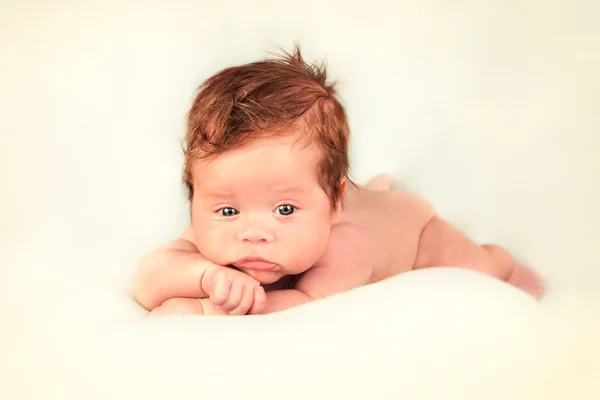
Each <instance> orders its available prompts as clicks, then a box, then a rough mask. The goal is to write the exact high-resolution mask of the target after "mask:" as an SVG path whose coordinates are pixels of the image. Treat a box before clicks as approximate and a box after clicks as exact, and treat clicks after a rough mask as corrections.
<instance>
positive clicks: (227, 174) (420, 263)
mask: <svg viewBox="0 0 600 400" xmlns="http://www.w3.org/2000/svg"><path fill="white" fill-rule="evenodd" d="M291 143H292V142H291V141H290V142H289V143H287V142H286V139H282V140H279V141H277V142H275V141H267V140H266V139H265V141H264V143H257V144H256V146H254V145H251V146H249V147H248V149H244V150H240V152H239V153H238V154H233V155H232V156H231V157H229V159H228V158H227V157H224V158H223V160H222V161H214V162H212V164H210V165H207V166H199V167H198V170H197V172H196V173H197V174H198V176H199V178H198V180H199V182H200V183H199V185H198V190H197V191H196V192H197V193H198V198H199V199H200V200H198V201H196V202H195V203H193V204H192V210H193V212H192V214H193V221H194V219H195V222H193V223H192V225H191V226H190V227H189V228H188V229H187V230H186V231H185V232H184V234H183V235H182V236H181V237H180V238H179V239H177V240H176V241H174V242H172V243H170V244H169V245H167V246H164V247H163V248H160V249H157V250H155V251H154V252H152V253H151V254H149V255H148V256H146V257H144V259H143V260H142V262H141V263H140V268H139V271H138V273H137V274H136V277H135V281H134V290H133V291H134V298H135V299H136V300H137V301H138V302H139V303H140V304H141V305H142V306H144V307H145V308H146V309H148V310H150V311H151V315H173V314H204V315H245V314H267V313H273V312H278V311H282V310H285V309H289V308H292V307H296V306H299V305H301V304H304V303H307V302H310V301H314V300H318V299H322V298H325V297H328V296H331V295H333V294H336V293H340V292H345V291H349V290H352V289H354V288H357V287H360V286H364V285H368V284H372V283H376V282H379V281H381V280H383V279H386V278H389V277H392V276H395V275H397V274H401V273H404V272H408V271H411V270H416V269H421V268H428V267H436V266H456V267H463V268H469V269H472V270H475V271H479V272H481V273H484V274H487V275H490V276H493V277H496V278H497V279H499V280H502V281H504V282H507V283H509V284H511V285H514V286H516V287H518V288H520V289H522V290H524V291H525V292H527V293H529V294H530V295H532V296H533V297H535V298H539V297H540V296H541V294H542V292H543V282H542V279H541V278H540V277H539V276H538V275H537V274H536V273H535V272H533V271H532V270H530V269H528V268H526V267H525V266H523V265H521V264H519V263H518V262H517V261H516V260H515V259H514V258H513V257H512V256H511V255H510V254H509V253H508V252H507V251H506V250H505V249H503V248H502V247H499V246H497V245H492V244H484V245H478V244H476V243H474V242H473V241H472V240H470V239H469V238H468V237H467V236H465V235H464V234H463V233H461V232H460V231H458V230H457V229H456V228H454V227H453V226H452V225H451V224H450V223H448V222H447V221H445V220H444V219H442V218H441V217H439V216H438V215H437V214H436V212H435V211H434V209H433V208H432V207H431V206H429V205H428V204H427V203H426V202H425V201H423V200H422V199H420V198H418V197H417V196H415V195H413V194H411V193H409V192H406V191H403V190H394V189H392V187H391V186H392V178H391V177H390V176H388V175H379V176H377V177H375V178H373V179H372V180H371V181H370V182H369V183H368V184H367V185H366V186H364V187H356V186H354V185H351V184H346V182H344V184H343V187H344V188H345V193H344V198H343V207H341V206H340V207H338V208H335V209H330V207H329V205H328V203H327V198H326V197H323V196H321V194H319V193H320V192H318V191H311V190H313V189H310V188H311V187H314V186H315V185H318V183H317V180H316V179H313V178H314V176H313V175H314V173H313V172H311V171H312V169H311V168H313V167H312V165H313V164H311V163H313V162H314V159H315V158H316V153H314V152H315V150H314V149H311V148H306V149H298V150H297V149H293V150H290V148H291V147H290V146H291ZM269 146H270V147H269ZM278 152H279V153H281V154H280V155H281V157H280V159H279V160H278V161H277V162H274V160H277V157H278V156H277V154H279V153H278ZM311 152H312V153H311ZM244 157H246V158H244ZM240 160H241V161H240ZM264 160H266V161H264ZM219 162H221V163H220V164H219ZM233 162H235V163H240V162H242V163H243V164H242V165H248V166H251V167H248V168H243V169H242V168H239V167H236V164H231V163H233ZM261 163H264V165H261ZM274 163H275V164H276V165H278V168H277V169H274V168H272V165H273V164H274ZM287 163H289V170H286V168H288V166H286V164H287ZM298 171H304V172H298ZM202 174H205V175H204V176H202ZM215 174H217V175H218V176H219V177H220V178H221V180H219V181H218V182H227V183H230V186H231V187H232V188H233V189H231V190H233V192H232V193H233V194H227V196H229V197H231V196H233V198H234V200H227V201H226V202H225V200H223V199H221V198H219V199H218V200H215V204H230V203H231V202H233V203H235V204H234V205H231V206H230V205H226V206H224V207H225V208H227V210H228V213H230V214H231V216H228V215H229V214H227V215H225V216H223V215H221V214H218V215H217V217H214V215H215V212H216V211H214V210H213V209H212V208H210V207H208V206H211V204H209V203H207V202H205V201H204V199H205V198H211V197H215V195H214V194H213V192H211V190H213V189H214V188H206V187H205V189H206V192H205V193H204V192H202V190H203V187H202V186H201V183H202V182H212V181H216V180H211V177H212V176H214V175H215ZM254 176H257V177H259V178H260V180H256V181H252V177H254ZM290 176H294V178H295V181H296V183H297V186H298V188H300V189H298V188H297V190H296V192H300V193H303V192H306V191H309V192H310V193H311V195H310V196H307V197H306V198H303V197H302V195H301V194H300V195H298V196H299V197H298V198H294V197H293V195H289V196H288V195H287V194H286V195H285V196H287V197H285V198H286V199H288V198H289V199H291V200H290V201H294V199H295V200H297V201H298V204H299V210H300V211H297V218H298V220H296V222H294V220H293V219H290V218H294V215H295V214H292V215H290V216H282V215H281V214H280V213H279V214H276V215H275V214H273V215H275V216H273V215H271V214H270V213H271V212H270V211H269V207H271V209H273V207H275V208H274V209H275V210H281V207H282V206H281V205H279V204H283V203H281V202H279V200H277V201H275V200H273V201H272V202H271V200H269V202H267V203H268V204H267V205H266V206H265V210H267V212H266V214H265V213H264V212H263V210H262V209H261V208H260V207H262V206H263V203H264V201H263V200H262V199H263V198H267V197H269V196H270V193H271V192H272V188H274V187H278V186H277V185H278V183H279V182H280V181H281V182H288V181H289V180H290V178H289V177H290ZM257 179H258V178H257ZM219 184H220V183H219ZM244 185H248V186H247V187H244ZM205 186H207V185H205ZM208 186H210V185H208ZM227 187H228V186H219V187H218V188H217V189H218V190H216V189H215V190H216V192H215V193H222V192H223V191H224V189H226V188H227ZM317 189H318V188H315V190H317ZM227 190H229V189H227ZM236 190H237V191H238V192H235V191H236ZM318 190H320V189H318ZM282 196H283V195H282ZM286 201H287V200H286ZM233 203H231V204H233ZM273 204H275V206H273ZM291 204H295V203H291ZM207 205H208V206H207ZM238 205H239V206H238ZM233 206H235V207H238V208H239V209H240V211H239V213H234V212H233V211H231V210H230V209H233ZM207 207H208V208H207ZM211 207H212V206H211ZM278 207H279V208H278ZM283 207H284V211H286V214H287V211H290V210H291V209H288V208H286V207H287V206H283ZM205 208H206V210H208V211H205V210H204V209H205ZM213 208H214V207H213ZM217 208H218V207H217ZM223 209H224V208H220V209H219V210H218V212H219V213H222V210H223ZM257 210H258V211H257ZM244 218H246V219H244ZM302 218H304V219H302ZM298 221H300V222H301V223H300V225H298V226H294V223H297V222H298ZM201 222H202V224H201ZM194 223H195V224H196V229H205V230H206V232H205V231H202V232H200V231H197V230H196V231H195V228H194ZM311 224H312V225H311ZM307 225H310V227H311V229H308V230H306V231H304V232H303V233H302V229H303V227H306V226H307ZM314 231H319V232H320V233H318V234H316V235H313V234H312V232H314ZM298 232H300V233H298ZM203 235H204V236H203ZM314 237H318V238H319V241H316V242H315V241H314V240H315V239H314ZM305 244H306V246H308V247H302V246H303V245H305ZM320 246H322V249H323V250H318V249H319V248H321V247H320ZM298 248H301V249H303V250H302V251H301V252H297V251H298V250H297V249H298ZM200 249H206V251H202V252H201V251H200ZM315 249H317V250H318V251H317V250H315ZM294 251H296V256H295V258H293V259H286V258H285V257H286V256H289V254H290V253H293V252H294ZM315 251H316V252H315ZM227 252H229V253H231V254H234V253H235V256H233V255H231V256H226V255H224V254H225V253H227ZM257 252H258V253H257ZM254 254H259V255H261V256H263V255H268V257H267V256H264V257H265V258H268V259H269V260H271V261H272V265H271V264H267V265H266V266H265V263H262V262H254V261H250V262H248V263H245V264H238V265H236V263H235V262H234V261H235V260H236V259H238V258H239V257H241V256H244V257H245V256H247V255H254ZM205 255H206V257H205ZM209 255H211V259H210V260H209V259H208V257H209ZM227 257H229V258H227ZM311 257H313V258H311ZM219 258H220V259H219ZM298 260H301V261H302V262H301V261H298ZM271 261H269V262H271Z"/></svg>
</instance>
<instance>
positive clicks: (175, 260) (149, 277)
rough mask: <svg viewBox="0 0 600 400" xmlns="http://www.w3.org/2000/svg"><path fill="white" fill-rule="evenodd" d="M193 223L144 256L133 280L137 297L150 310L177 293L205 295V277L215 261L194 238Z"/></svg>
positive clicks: (195, 295)
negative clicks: (203, 281)
mask: <svg viewBox="0 0 600 400" xmlns="http://www.w3.org/2000/svg"><path fill="white" fill-rule="evenodd" d="M192 240H193V239H192V229H191V227H189V228H188V229H187V230H186V231H185V232H184V233H183V234H182V235H181V236H180V237H179V238H178V239H176V240H174V241H173V242H171V243H169V244H166V245H165V246H162V247H160V248H158V249H156V250H154V251H152V252H151V253H150V254H148V255H146V256H144V257H143V258H142V259H141V260H140V263H139V266H138V270H137V271H136V274H135V276H134V280H133V297H134V299H135V300H136V301H137V302H138V303H139V304H140V305H141V306H142V307H144V308H146V309H147V310H153V309H154V308H156V307H158V306H160V305H161V304H162V303H163V302H164V301H165V300H167V299H170V298H174V297H190V298H203V297H208V294H207V293H206V292H205V291H204V289H202V285H201V284H200V283H201V282H202V277H203V275H204V273H205V272H206V270H207V269H208V268H209V267H210V266H212V265H214V264H213V263H211V262H210V261H208V260H207V259H206V258H204V257H203V256H202V255H201V254H200V253H199V252H198V249H197V248H196V246H195V245H194V243H193V242H192Z"/></svg>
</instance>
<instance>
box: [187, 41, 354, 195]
mask: <svg viewBox="0 0 600 400" xmlns="http://www.w3.org/2000/svg"><path fill="white" fill-rule="evenodd" d="M289 133H300V134H301V136H302V137H301V139H306V140H308V141H312V142H313V143H316V144H317V146H318V148H319V149H320V151H321V159H320V160H319V163H318V171H317V173H318V177H319V182H320V184H321V186H322V188H323V190H324V191H325V193H326V194H327V196H328V197H329V199H330V201H331V204H332V206H333V207H336V206H337V205H338V204H339V201H340V200H341V196H342V188H341V181H342V178H344V177H347V176H348V172H349V159H348V158H349V157H348V145H349V136H350V129H349V126H348V120H347V116H346V113H345V110H344V108H343V106H342V105H341V103H340V101H339V100H338V99H337V96H336V91H335V83H328V82H327V72H326V68H325V65H324V64H323V63H312V64H309V63H307V62H305V61H304V59H303V57H302V54H301V52H300V48H299V46H298V45H296V46H295V47H294V51H293V52H292V53H287V52H285V51H283V54H282V55H281V56H278V57H275V58H271V59H264V60H262V61H257V62H252V63H249V64H245V65H240V66H235V67H230V68H226V69H223V70H221V71H219V72H218V73H216V74H215V75H213V76H211V77H210V78H208V79H207V80H206V81H205V82H204V83H203V84H202V85H201V86H200V88H199V89H198V94H197V95H196V97H195V99H194V101H193V104H192V106H191V108H190V111H189V114H188V121H187V129H186V134H185V138H184V148H183V151H184V162H185V166H184V174H183V180H184V184H185V187H186V190H187V196H188V200H189V201H190V204H191V200H192V197H193V195H194V187H193V183H192V182H193V177H192V172H191V171H192V164H193V162H194V161H195V160H199V159H202V158H208V157H212V156H215V155H218V154H220V153H223V152H226V151H228V150H231V149H234V148H237V147H239V146H242V145H243V144H244V143H246V142H247V141H248V140H251V139H252V138H253V137H257V136H265V135H285V134H289Z"/></svg>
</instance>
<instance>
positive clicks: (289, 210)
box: [277, 204, 296, 215]
mask: <svg viewBox="0 0 600 400" xmlns="http://www.w3.org/2000/svg"><path fill="white" fill-rule="evenodd" d="M294 211H296V207H294V206H290V205H289V204H284V205H281V206H279V207H277V212H279V214H281V215H292V214H293V213H294Z"/></svg>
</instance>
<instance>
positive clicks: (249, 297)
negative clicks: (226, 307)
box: [229, 286, 254, 315]
mask: <svg viewBox="0 0 600 400" xmlns="http://www.w3.org/2000/svg"><path fill="white" fill-rule="evenodd" d="M253 300H254V288H253V287H248V286H246V287H244V291H243V293H242V298H241V299H240V301H239V304H238V306H237V307H235V308H234V309H233V310H231V311H229V315H246V313H247V312H248V310H249V309H250V307H251V306H252V301H253Z"/></svg>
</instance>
